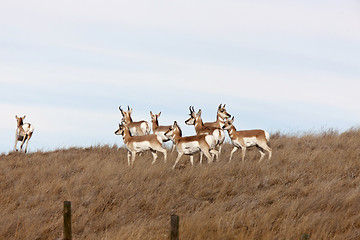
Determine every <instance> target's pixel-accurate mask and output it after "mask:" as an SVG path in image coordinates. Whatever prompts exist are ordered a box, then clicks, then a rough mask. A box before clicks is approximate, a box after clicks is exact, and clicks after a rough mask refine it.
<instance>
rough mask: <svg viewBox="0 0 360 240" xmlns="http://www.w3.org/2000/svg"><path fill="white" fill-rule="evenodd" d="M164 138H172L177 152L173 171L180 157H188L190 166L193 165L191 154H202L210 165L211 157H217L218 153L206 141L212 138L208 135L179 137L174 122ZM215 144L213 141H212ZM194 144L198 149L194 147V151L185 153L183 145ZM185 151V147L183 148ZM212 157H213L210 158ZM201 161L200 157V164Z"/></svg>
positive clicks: (177, 128)
mask: <svg viewBox="0 0 360 240" xmlns="http://www.w3.org/2000/svg"><path fill="white" fill-rule="evenodd" d="M165 135H166V136H168V137H170V138H172V140H173V141H174V143H175V145H176V149H177V151H178V156H177V158H176V160H175V164H174V166H173V169H174V168H175V167H176V164H177V163H178V162H179V160H180V158H181V156H182V155H184V154H186V155H190V162H191V164H192V165H194V163H193V154H195V153H197V152H199V151H200V153H201V154H202V153H203V154H204V155H205V156H206V157H207V159H208V163H211V162H212V161H213V156H214V155H215V156H218V151H216V150H215V149H213V146H211V145H209V143H208V142H207V141H206V139H207V138H213V136H210V135H195V136H188V137H182V136H181V135H182V134H181V129H180V127H179V126H178V124H177V122H176V121H175V122H174V124H173V125H172V126H171V127H170V128H169V130H168V131H167V132H166V133H165ZM213 141H214V144H215V139H213ZM192 143H195V144H196V145H198V147H197V146H196V147H194V150H193V151H192V152H188V153H186V152H185V151H184V149H183V145H186V144H192ZM185 149H186V147H185ZM212 155H213V156H212ZM201 161H202V155H201V157H200V163H201Z"/></svg>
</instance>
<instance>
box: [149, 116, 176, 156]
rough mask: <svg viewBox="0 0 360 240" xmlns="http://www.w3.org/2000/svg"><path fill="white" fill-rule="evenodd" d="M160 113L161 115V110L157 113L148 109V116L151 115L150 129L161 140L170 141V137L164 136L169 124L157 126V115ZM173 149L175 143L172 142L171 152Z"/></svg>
mask: <svg viewBox="0 0 360 240" xmlns="http://www.w3.org/2000/svg"><path fill="white" fill-rule="evenodd" d="M160 115H161V112H159V114H153V113H152V112H151V111H150V117H151V123H152V131H153V133H154V134H156V135H158V136H159V137H161V140H162V142H167V141H170V140H171V139H170V138H168V137H167V136H165V132H166V131H167V130H169V128H170V127H171V125H169V126H159V117H160ZM174 149H175V144H173V148H172V152H173V151H174Z"/></svg>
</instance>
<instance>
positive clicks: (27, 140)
mask: <svg viewBox="0 0 360 240" xmlns="http://www.w3.org/2000/svg"><path fill="white" fill-rule="evenodd" d="M28 143H29V138H28V139H26V145H25V153H26V152H27V146H28Z"/></svg>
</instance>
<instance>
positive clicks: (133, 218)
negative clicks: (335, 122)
mask: <svg viewBox="0 0 360 240" xmlns="http://www.w3.org/2000/svg"><path fill="white" fill-rule="evenodd" d="M119 141H121V140H120V138H119ZM270 145H271V147H272V148H273V159H272V160H271V161H270V162H269V161H264V162H263V163H261V164H259V163H258V161H257V160H258V158H259V153H258V151H257V150H256V148H254V149H251V150H250V151H248V154H247V156H246V162H245V163H242V162H241V161H239V159H240V151H239V152H237V153H236V154H235V155H234V156H235V158H234V159H233V161H232V162H231V163H228V158H229V155H230V151H231V149H232V147H231V146H230V145H225V147H224V148H223V149H224V150H223V154H222V155H221V156H220V162H217V163H213V164H211V165H208V164H203V165H202V166H199V165H198V162H197V161H196V166H195V167H191V166H190V165H189V158H188V157H183V158H182V159H181V160H180V163H181V164H179V165H178V167H177V169H175V170H172V169H171V167H172V165H173V163H174V160H175V157H176V154H175V153H174V154H169V159H168V162H167V163H166V164H164V162H163V159H162V155H161V154H159V160H158V161H157V162H156V163H155V164H154V165H153V166H151V160H152V155H151V154H150V153H146V154H143V155H142V156H140V157H137V159H136V162H135V166H134V167H133V168H129V167H128V166H127V160H126V150H125V149H124V148H117V147H115V146H114V147H111V146H99V147H90V148H71V149H63V150H57V151H53V152H35V153H29V154H26V155H25V154H21V153H10V154H9V155H1V156H0V172H1V174H0V191H1V194H0V239H57V238H62V221H63V219H62V207H63V201H64V200H70V201H72V208H73V238H74V239H169V222H170V215H171V214H172V213H176V214H178V215H179V216H180V238H181V239H300V236H301V234H302V233H308V234H310V236H311V237H310V238H311V239H339V240H340V239H341V240H343V239H354V240H355V239H360V214H359V213H360V148H359V145H360V131H358V130H351V131H348V132H346V133H343V134H337V133H333V132H328V133H323V134H317V135H310V134H309V135H306V136H301V137H298V136H282V135H279V134H277V135H274V136H273V137H272V140H271V143H270ZM195 159H196V160H197V159H198V157H195Z"/></svg>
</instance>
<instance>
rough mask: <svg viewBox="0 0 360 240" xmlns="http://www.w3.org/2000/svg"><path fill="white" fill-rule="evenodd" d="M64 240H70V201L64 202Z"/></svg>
mask: <svg viewBox="0 0 360 240" xmlns="http://www.w3.org/2000/svg"><path fill="white" fill-rule="evenodd" d="M64 240H72V234H71V202H70V201H64Z"/></svg>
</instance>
